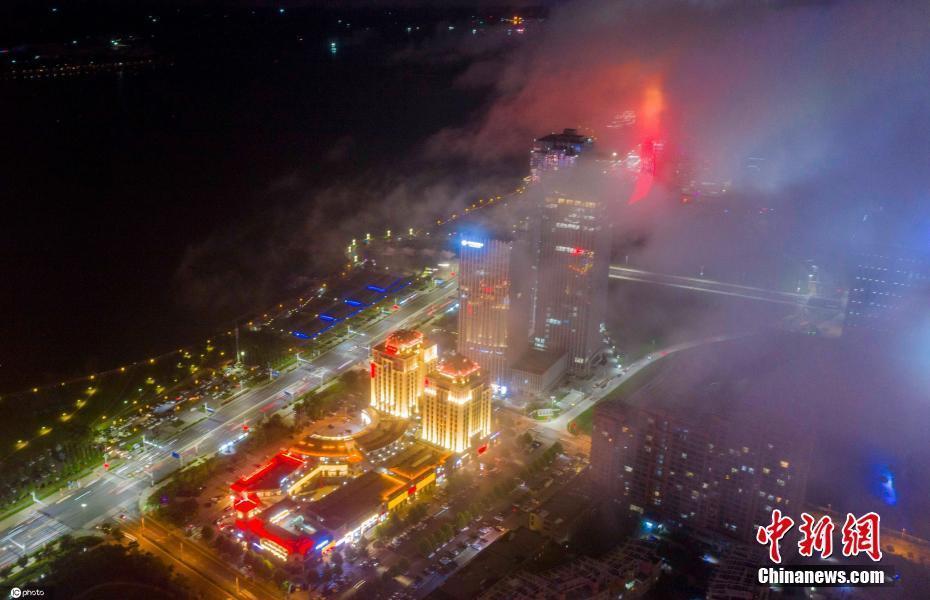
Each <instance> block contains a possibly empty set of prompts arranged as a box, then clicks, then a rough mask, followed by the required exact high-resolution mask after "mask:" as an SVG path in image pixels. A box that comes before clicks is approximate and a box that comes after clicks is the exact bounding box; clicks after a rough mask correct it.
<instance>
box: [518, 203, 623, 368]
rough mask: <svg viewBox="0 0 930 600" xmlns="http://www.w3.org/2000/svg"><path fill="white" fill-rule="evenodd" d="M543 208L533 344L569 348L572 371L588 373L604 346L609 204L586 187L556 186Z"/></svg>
mask: <svg viewBox="0 0 930 600" xmlns="http://www.w3.org/2000/svg"><path fill="white" fill-rule="evenodd" d="M539 211H540V214H539V223H540V224H539V232H540V233H539V247H538V256H537V266H536V296H535V316H534V319H533V327H534V329H533V340H532V342H533V347H535V348H537V349H540V350H553V351H564V352H566V353H567V354H568V365H567V366H568V369H569V371H571V372H574V373H578V374H582V375H586V374H588V373H589V372H590V369H591V367H592V366H593V364H594V362H595V361H596V359H597V356H598V354H599V352H600V351H601V350H602V349H603V346H604V344H603V342H602V339H603V337H604V333H603V328H604V320H605V313H606V308H607V282H608V275H609V267H610V261H609V258H610V257H609V255H610V225H609V217H608V211H607V203H606V201H605V199H604V198H602V197H599V195H598V194H597V193H595V192H591V191H582V189H581V186H577V185H568V186H565V187H561V186H560V187H555V186H550V187H549V189H547V190H546V191H545V193H544V195H543V197H542V201H541V205H540V209H539Z"/></svg>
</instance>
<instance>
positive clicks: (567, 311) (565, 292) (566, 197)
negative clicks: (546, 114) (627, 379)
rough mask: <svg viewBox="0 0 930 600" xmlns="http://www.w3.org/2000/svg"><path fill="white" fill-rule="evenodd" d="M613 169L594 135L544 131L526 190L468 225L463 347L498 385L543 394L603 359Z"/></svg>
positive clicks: (462, 265)
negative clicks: (598, 151)
mask: <svg viewBox="0 0 930 600" xmlns="http://www.w3.org/2000/svg"><path fill="white" fill-rule="evenodd" d="M608 172H609V160H602V159H600V158H598V157H597V155H596V154H595V152H594V143H593V140H592V138H590V137H587V136H584V135H580V134H579V133H578V132H576V131H575V130H573V129H566V130H564V131H563V132H562V133H554V134H551V135H547V136H545V137H542V138H539V139H538V140H536V142H535V144H534V146H533V148H532V150H531V152H530V177H529V181H530V183H529V185H527V186H526V188H525V190H524V193H525V197H523V198H515V199H514V200H513V201H511V202H509V203H508V205H507V206H506V207H505V208H502V209H498V211H497V212H495V213H494V215H493V217H494V220H493V221H490V222H485V223H476V224H475V225H474V226H473V227H464V228H463V230H462V231H463V233H462V237H461V240H460V248H459V275H458V276H459V318H458V325H459V338H458V351H459V353H460V354H462V355H464V356H467V357H469V358H471V359H472V360H474V361H475V362H477V363H478V364H480V365H481V367H482V370H484V371H485V372H486V373H487V374H488V377H489V380H490V382H491V384H492V386H493V387H494V388H495V391H502V390H503V392H504V395H526V396H542V395H544V394H545V393H547V392H548V391H549V389H550V388H552V387H553V386H554V385H555V384H556V383H558V381H559V380H560V379H561V378H562V377H563V376H564V375H565V374H566V373H571V374H573V375H577V376H581V377H585V376H588V375H589V374H590V373H591V370H592V368H593V367H594V366H595V365H596V364H597V362H598V360H599V359H600V358H601V355H602V353H603V351H604V349H605V344H604V338H605V314H606V308H607V307H606V304H607V283H608V277H609V264H610V256H609V255H610V240H611V226H610V223H611V218H610V217H611V215H610V214H609V210H608V209H609V204H610V199H611V198H614V197H616V196H618V195H619V190H618V188H619V187H620V186H621V185H622V183H621V182H620V181H619V180H618V179H617V178H612V177H610V176H608ZM504 211H507V212H504ZM502 213H504V214H502ZM508 388H509V389H508Z"/></svg>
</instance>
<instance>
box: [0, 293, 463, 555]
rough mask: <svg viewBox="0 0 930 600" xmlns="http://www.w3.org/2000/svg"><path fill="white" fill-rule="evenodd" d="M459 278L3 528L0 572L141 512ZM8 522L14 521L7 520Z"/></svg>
mask: <svg viewBox="0 0 930 600" xmlns="http://www.w3.org/2000/svg"><path fill="white" fill-rule="evenodd" d="M455 283H456V282H455V280H452V281H449V282H447V283H445V284H444V285H443V286H439V287H436V288H433V289H431V290H427V291H424V292H421V293H420V294H419V295H417V296H416V297H414V298H413V299H411V300H410V301H408V302H407V303H406V304H405V305H404V306H401V307H399V308H398V309H397V310H396V311H395V312H393V313H392V314H390V315H388V316H386V317H384V318H383V319H379V320H377V321H374V322H372V323H370V324H368V325H367V326H363V327H361V328H360V329H358V330H356V332H355V334H354V335H353V336H350V338H349V339H346V340H344V341H342V342H341V343H339V344H338V345H336V346H335V347H333V348H331V349H330V350H328V351H326V352H325V353H323V354H321V355H320V356H318V357H316V358H314V359H313V360H312V361H311V364H310V365H306V364H303V365H302V366H301V367H300V368H297V369H294V370H292V371H289V372H286V373H282V374H281V376H280V377H278V378H277V379H276V380H274V381H272V382H269V383H268V384H266V385H264V386H262V387H259V388H253V389H250V390H248V391H246V392H244V393H242V394H240V395H239V396H238V397H235V398H234V399H233V400H231V401H229V402H228V403H227V404H225V405H223V406H222V407H220V408H217V409H216V411H215V412H214V413H213V414H211V415H209V416H208V417H206V418H204V419H203V420H201V421H199V422H197V423H194V424H193V425H191V426H189V427H188V428H186V429H184V430H181V431H179V432H177V433H174V434H172V435H170V436H167V437H165V438H163V439H150V440H147V441H146V444H145V446H144V447H143V449H142V451H141V452H140V453H139V454H137V455H135V456H133V457H132V458H130V459H128V460H127V461H126V462H125V463H123V464H122V465H119V466H117V467H115V468H114V469H113V470H112V471H110V472H105V471H103V469H102V468H101V469H98V471H97V472H95V473H93V474H92V475H90V476H88V477H87V478H85V479H84V480H82V481H81V487H80V488H79V489H75V490H65V491H63V492H61V493H59V494H56V495H55V496H53V497H52V498H49V499H47V502H44V503H39V504H35V505H33V506H32V507H30V508H28V509H26V510H24V511H22V512H21V513H20V514H19V515H18V518H17V519H16V520H15V521H14V522H13V523H10V524H8V525H6V526H5V528H4V529H3V530H2V531H0V568H2V567H4V566H6V565H8V564H12V563H14V562H15V561H16V560H17V559H18V558H19V557H20V556H22V555H23V554H24V553H25V554H30V553H32V552H35V551H36V550H38V549H39V548H41V547H42V546H43V545H45V544H47V543H48V542H50V541H53V540H55V539H57V538H58V537H60V536H61V535H63V534H65V533H72V532H80V531H82V530H89V529H92V528H93V526H94V525H95V524H97V523H99V522H102V521H105V520H107V519H111V518H114V517H117V516H118V515H120V514H126V515H130V516H136V515H138V512H139V510H138V507H139V503H140V499H141V497H142V495H143V493H144V492H145V491H146V490H147V489H148V488H149V487H150V486H151V484H152V483H153V482H158V481H160V480H162V479H164V478H166V477H167V476H168V475H170V474H171V473H172V472H173V471H175V470H176V469H177V468H178V467H179V466H180V464H181V463H182V462H183V463H185V464H186V463H187V462H189V461H193V460H194V459H196V458H198V457H200V456H203V455H210V454H213V453H214V452H216V451H217V450H218V448H219V447H220V446H221V445H223V444H225V443H226V442H229V441H231V440H233V439H235V437H236V436H238V435H239V434H240V433H241V432H242V426H243V425H249V424H255V423H257V422H258V420H259V419H260V418H261V416H263V415H264V414H270V413H271V412H276V411H278V410H281V409H282V408H284V407H285V404H286V403H287V401H288V400H289V399H288V398H286V397H285V396H284V393H283V391H284V390H285V389H286V388H288V387H290V386H292V385H294V384H299V383H300V382H301V381H304V380H307V379H310V380H311V381H312V383H314V384H316V383H317V382H318V381H319V383H326V382H327V381H328V380H330V379H332V378H334V377H336V376H338V375H339V374H341V373H342V372H344V371H346V370H348V369H349V368H351V367H352V366H353V365H355V364H357V363H358V362H359V361H361V360H364V359H365V358H366V357H367V356H368V350H367V346H369V345H370V344H372V343H374V342H376V341H379V340H380V339H381V338H383V337H385V336H386V335H387V334H388V333H389V332H390V331H392V330H394V329H398V328H401V327H405V326H407V325H409V324H411V323H413V322H414V321H416V320H417V319H420V318H421V317H423V316H424V313H426V312H427V311H428V310H429V309H430V308H431V307H432V306H434V305H436V304H439V303H442V302H444V301H446V300H447V299H449V298H450V297H452V296H453V295H454V294H455V293H456V291H457V289H458V287H457V285H455ZM172 453H176V454H177V455H178V456H180V458H174V457H173V456H172ZM8 523H9V521H8Z"/></svg>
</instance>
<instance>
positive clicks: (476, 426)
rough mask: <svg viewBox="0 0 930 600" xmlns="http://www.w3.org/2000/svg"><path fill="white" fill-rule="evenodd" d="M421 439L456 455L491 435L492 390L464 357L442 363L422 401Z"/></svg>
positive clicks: (431, 377)
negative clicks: (476, 441)
mask: <svg viewBox="0 0 930 600" xmlns="http://www.w3.org/2000/svg"><path fill="white" fill-rule="evenodd" d="M421 404H422V409H421V411H420V412H421V415H422V421H421V426H420V437H421V438H423V439H424V440H426V441H427V442H430V443H431V444H436V445H437V446H441V447H443V448H446V449H448V450H452V451H453V452H462V451H464V450H466V449H467V448H469V447H471V446H472V443H473V442H474V441H475V440H477V439H481V438H485V437H487V436H489V435H491V387H490V386H489V385H488V381H487V378H486V377H485V376H484V375H483V374H482V373H481V367H480V366H479V365H478V363H476V362H475V361H473V360H471V359H469V358H467V357H465V356H461V355H455V356H450V357H447V358H444V359H443V360H441V361H439V364H438V365H437V366H436V367H435V368H434V369H432V370H431V371H430V374H429V379H428V380H427V383H426V389H425V390H424V392H423V398H422V402H421Z"/></svg>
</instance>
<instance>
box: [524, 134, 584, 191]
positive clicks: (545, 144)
mask: <svg viewBox="0 0 930 600" xmlns="http://www.w3.org/2000/svg"><path fill="white" fill-rule="evenodd" d="M593 142H594V140H593V139H592V138H590V137H588V136H586V135H581V134H579V133H578V130H576V129H564V130H562V133H551V134H549V135H546V136H543V137H541V138H539V139H538V140H536V141H535V142H534V143H533V148H532V150H530V179H531V180H532V181H539V180H540V179H541V178H542V177H543V176H544V175H545V174H546V173H547V172H555V171H559V170H561V169H566V168H570V167H572V166H574V164H575V161H576V160H577V159H578V157H579V156H580V155H581V153H582V152H584V151H585V149H587V148H589V147H590V146H591V145H592V144H593Z"/></svg>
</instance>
